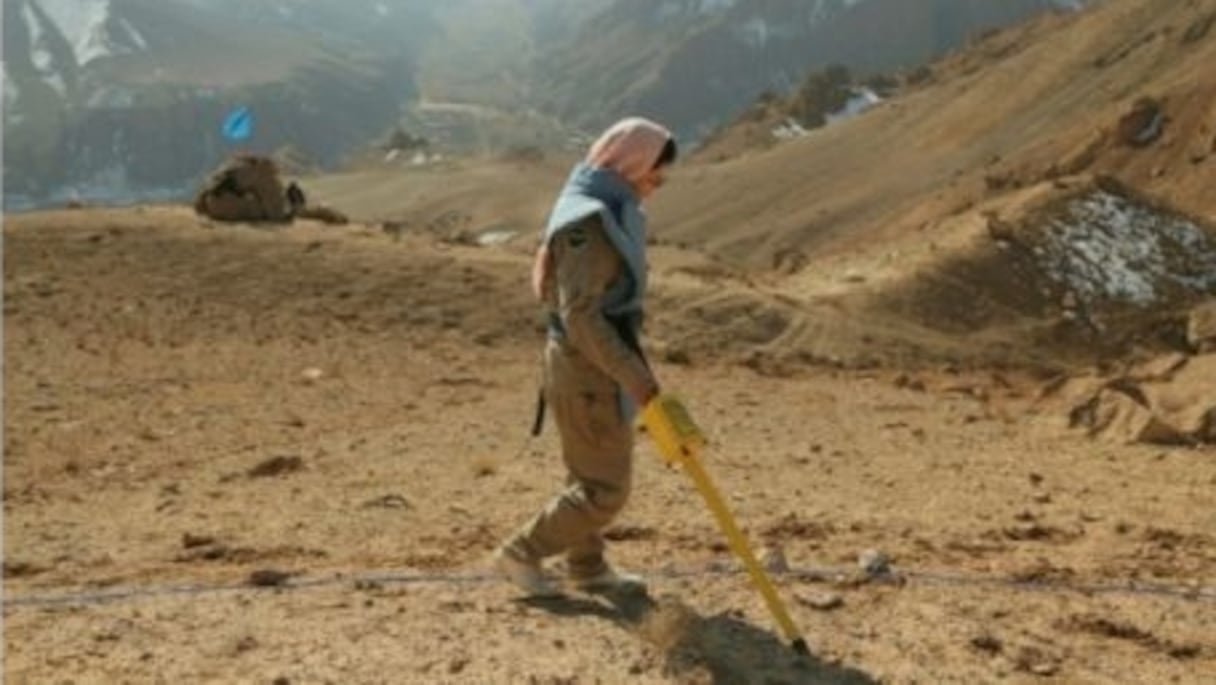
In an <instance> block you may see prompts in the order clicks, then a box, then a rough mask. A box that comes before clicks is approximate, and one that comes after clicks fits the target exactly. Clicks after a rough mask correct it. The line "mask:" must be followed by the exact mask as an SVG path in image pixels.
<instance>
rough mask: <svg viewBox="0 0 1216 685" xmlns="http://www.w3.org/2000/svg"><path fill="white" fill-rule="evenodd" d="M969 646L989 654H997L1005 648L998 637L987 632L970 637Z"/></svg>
mask: <svg viewBox="0 0 1216 685" xmlns="http://www.w3.org/2000/svg"><path fill="white" fill-rule="evenodd" d="M971 646H972V647H974V648H976V649H978V650H980V651H981V652H988V653H989V654H997V653H999V652H1000V651H1001V650H1002V649H1004V648H1005V646H1004V644H1002V643H1001V641H1000V639H999V638H997V637H995V636H993V635H990V634H988V633H984V634H983V635H977V636H975V637H973V638H971Z"/></svg>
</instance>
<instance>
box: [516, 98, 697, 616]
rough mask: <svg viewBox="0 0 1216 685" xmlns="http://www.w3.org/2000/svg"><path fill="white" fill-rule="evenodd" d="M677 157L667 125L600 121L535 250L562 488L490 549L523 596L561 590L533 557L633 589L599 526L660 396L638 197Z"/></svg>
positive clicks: (596, 586)
mask: <svg viewBox="0 0 1216 685" xmlns="http://www.w3.org/2000/svg"><path fill="white" fill-rule="evenodd" d="M676 155H677V149H676V143H675V140H674V139H673V137H672V135H671V133H670V131H668V130H667V129H666V128H664V127H663V126H661V125H659V124H657V123H655V122H653V121H649V120H647V119H643V118H636V117H635V118H629V119H624V120H622V121H619V122H617V123H616V124H614V125H613V126H611V127H610V128H608V130H606V131H605V132H604V133H603V134H602V135H601V136H600V138H599V139H598V140H597V141H596V142H595V143H594V144H593V145H592V146H591V149H590V151H589V152H588V154H587V157H586V159H585V160H583V161H582V162H581V163H579V164H577V165H576V166H575V167H574V169H573V171H572V172H571V174H570V177H569V179H568V180H567V181H566V185H565V187H564V188H563V189H562V191H561V193H560V194H559V196H558V198H557V201H556V202H555V204H554V206H553V209H552V211H551V213H550V216H549V221H548V224H547V227H546V229H545V232H544V236H543V239H542V241H541V246H540V249H539V250H538V252H537V255H536V261H535V263H534V266H533V270H532V287H533V290H534V292H535V294H536V295H537V297H538V298H539V299H540V300H541V302H542V303H543V307H544V309H545V312H546V318H547V322H548V336H547V337H548V340H547V344H546V346H545V354H544V359H545V374H544V376H545V379H544V384H543V387H542V397H543V402H544V404H542V407H541V411H542V412H543V411H544V406H545V405H547V406H548V407H549V408H550V409H551V412H552V415H553V418H554V421H555V423H556V424H557V428H558V432H559V434H560V438H561V439H560V443H561V453H562V460H563V461H564V463H565V467H566V471H567V478H566V482H567V486H566V488H565V490H563V491H562V492H561V493H560V494H559V495H558V496H557V497H556V498H554V499H553V500H552V501H551V502H550V503H549V504H548V505H547V506H546V507H545V508H544V509H543V510H542V511H541V512H540V513H539V514H537V515H536V516H535V517H533V518H532V519H531V520H530V521H529V522H528V523H526V524H525V525H524V526H523V527H522V528H521V529H520V530H519V531H518V532H516V533H515V534H514V535H513V536H512V537H511V538H510V539H508V540H507V541H506V542H504V543H503V544H502V545H501V546H500V547H499V548H498V549H497V550H496V552H495V562H496V565H497V567H498V569H499V571H500V572H502V573H503V574H504V575H505V576H506V577H507V579H509V580H510V581H512V582H513V583H515V585H517V586H518V587H519V588H521V589H522V590H523V591H524V592H525V593H527V594H529V595H532V596H552V595H557V594H560V588H559V585H558V584H557V583H556V582H555V580H554V579H553V578H552V577H551V576H549V575H547V574H546V573H545V571H544V569H543V568H542V563H543V561H544V560H545V559H546V558H549V557H552V556H555V555H558V554H563V553H564V554H565V555H566V561H567V569H568V573H569V575H570V578H571V580H572V581H573V583H574V585H575V586H576V587H577V588H579V589H581V590H584V591H589V592H598V591H611V590H615V589H628V588H629V587H638V586H642V579H641V578H639V577H637V576H632V575H629V574H625V573H621V572H619V571H617V570H616V569H614V568H613V567H612V566H611V565H609V564H608V562H607V561H606V560H605V558H604V538H603V534H602V531H603V529H604V527H605V526H607V525H608V524H609V523H610V522H611V521H612V520H613V518H614V517H615V516H616V514H617V513H618V512H619V511H620V510H621V508H622V507H623V506H624V504H625V501H626V499H627V498H628V496H629V490H630V481H631V475H632V474H631V472H632V465H633V464H632V461H633V435H634V432H633V419H634V417H635V416H636V414H637V411H638V409H639V408H640V407H644V406H645V405H646V403H648V402H649V401H650V400H651V399H652V398H654V397H655V396H656V395H657V394H658V393H659V384H658V381H657V380H656V379H655V376H654V373H653V372H652V371H651V369H650V367H649V366H648V365H647V363H646V359H645V356H644V355H643V353H642V349H641V346H640V344H639V334H640V328H641V324H642V318H643V297H644V295H645V290H646V254H645V252H646V217H645V215H644V214H643V213H642V209H641V202H642V201H643V200H645V199H646V198H647V197H649V196H650V195H651V194H652V193H653V192H654V191H655V190H657V189H658V188H659V187H660V186H661V185H662V184H663V181H664V173H665V171H666V169H667V167H669V166H670V165H671V164H672V163H673V162H674V161H675V159H676ZM537 428H539V421H538V426H537ZM643 587H644V586H643Z"/></svg>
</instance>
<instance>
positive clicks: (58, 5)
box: [30, 0, 110, 66]
mask: <svg viewBox="0 0 1216 685" xmlns="http://www.w3.org/2000/svg"><path fill="white" fill-rule="evenodd" d="M30 2H36V3H37V4H38V6H39V7H40V8H41V9H42V11H43V12H44V13H45V14H46V15H47V16H48V17H49V18H50V19H51V21H52V22H54V23H55V26H56V27H57V28H58V29H59V32H60V33H62V34H63V37H64V39H65V40H67V42H68V44H69V45H71V46H72V47H73V49H74V50H75V51H76V63H77V64H78V65H81V66H84V65H85V64H87V63H88V62H89V61H91V60H92V59H95V58H96V57H101V56H104V55H103V54H102V52H101V51H102V50H104V47H103V46H100V45H94V43H95V42H96V41H95V40H94V39H93V36H94V35H95V34H97V33H98V32H102V34H103V35H104V31H105V28H104V27H105V23H106V19H107V18H108V17H109V16H110V0H30Z"/></svg>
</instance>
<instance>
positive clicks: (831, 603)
mask: <svg viewBox="0 0 1216 685" xmlns="http://www.w3.org/2000/svg"><path fill="white" fill-rule="evenodd" d="M798 601H800V602H802V603H803V604H805V605H807V606H809V607H810V608H812V609H814V610H816V611H834V610H836V609H839V608H841V607H843V606H844V597H842V596H841V595H839V594H837V593H835V592H808V593H804V594H800V595H798Z"/></svg>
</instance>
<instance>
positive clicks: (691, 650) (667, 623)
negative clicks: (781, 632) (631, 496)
mask: <svg viewBox="0 0 1216 685" xmlns="http://www.w3.org/2000/svg"><path fill="white" fill-rule="evenodd" d="M521 601H522V602H523V603H525V604H527V605H528V606H531V607H535V608H538V609H542V610H544V611H548V612H549V613H552V614H554V615H557V616H567V617H575V616H596V617H598V618H602V619H605V620H608V621H611V622H613V623H615V624H616V625H618V626H621V627H622V628H624V629H625V630H627V631H629V632H630V633H631V634H634V635H636V636H638V637H640V638H641V639H642V640H643V641H644V642H646V643H648V644H650V645H651V646H652V647H655V648H656V649H658V650H659V652H660V653H661V654H662V656H663V660H664V663H663V670H664V674H665V675H668V676H670V677H673V678H678V679H680V680H681V682H683V681H685V680H689V679H691V680H693V681H696V682H701V681H703V680H705V679H708V682H711V683H713V684H714V685H728V684H730V685H735V684H739V685H750V684H752V683H763V684H764V685H778V684H782V685H785V684H789V685H793V684H801V683H808V684H809V683H816V684H825V685H877V683H878V681H877V680H875V679H874V678H872V677H871V676H869V675H867V674H866V673H864V672H862V671H859V670H857V669H853V668H849V667H846V666H836V665H832V664H828V663H825V662H823V661H822V660H820V659H817V658H816V657H815V656H813V655H801V654H798V653H796V652H795V651H794V650H793V649H792V648H791V647H790V646H789V645H787V644H785V643H783V642H781V641H780V640H779V639H777V637H776V636H774V635H773V634H772V633H770V632H768V631H766V630H762V629H760V628H758V627H756V626H754V625H752V624H750V623H748V622H746V621H743V620H740V619H738V618H736V617H734V616H731V615H729V614H718V615H716V616H710V617H704V616H700V615H698V614H697V613H696V612H695V611H693V610H692V609H691V608H689V607H688V606H687V605H685V604H684V603H683V602H680V601H679V600H678V599H675V598H670V597H664V598H660V599H659V600H657V601H656V600H655V599H653V598H651V597H650V596H649V595H647V594H645V593H644V592H638V591H634V592H616V593H603V594H600V595H598V596H596V597H594V598H593V597H587V598H582V597H556V598H546V599H539V598H533V599H525V600H521Z"/></svg>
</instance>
